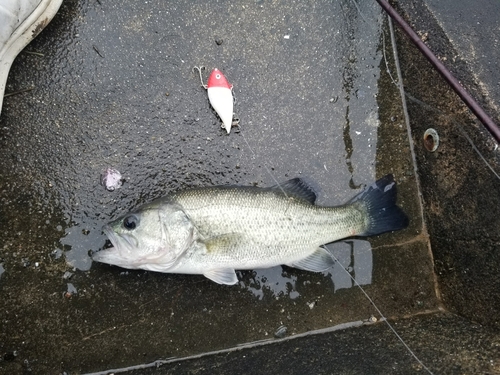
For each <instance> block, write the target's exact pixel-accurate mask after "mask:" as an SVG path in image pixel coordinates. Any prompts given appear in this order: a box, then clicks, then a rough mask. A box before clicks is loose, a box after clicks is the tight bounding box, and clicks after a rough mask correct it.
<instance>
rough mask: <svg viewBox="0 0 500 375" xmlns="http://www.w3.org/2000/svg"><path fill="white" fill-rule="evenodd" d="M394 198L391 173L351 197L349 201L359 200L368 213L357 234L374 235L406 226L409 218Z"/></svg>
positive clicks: (394, 183) (394, 188) (395, 193)
mask: <svg viewBox="0 0 500 375" xmlns="http://www.w3.org/2000/svg"><path fill="white" fill-rule="evenodd" d="M396 199H397V191H396V182H395V181H394V176H393V175H392V174H388V175H386V176H384V177H382V178H381V179H379V180H377V181H376V182H375V183H373V184H372V185H370V186H369V187H368V188H367V189H365V190H364V191H363V192H361V193H360V194H358V195H356V196H355V197H354V198H353V199H351V201H350V202H349V203H355V202H360V203H361V204H362V205H363V207H364V209H365V210H366V213H367V215H368V224H367V227H366V230H365V231H363V233H359V235H360V236H374V235H377V234H381V233H385V232H390V231H396V230H400V229H404V228H406V227H407V226H408V224H409V219H408V217H407V216H406V214H405V213H404V212H403V210H402V209H401V208H399V207H398V206H397V205H396Z"/></svg>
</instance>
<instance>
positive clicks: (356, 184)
mask: <svg viewBox="0 0 500 375" xmlns="http://www.w3.org/2000/svg"><path fill="white" fill-rule="evenodd" d="M220 40H222V44H220V45H219V44H218V43H216V41H219V42H220ZM30 52H36V54H33V53H30ZM40 54H42V55H40ZM199 65H205V66H207V67H209V68H212V67H218V68H219V69H221V70H222V71H223V72H224V74H225V75H226V77H227V78H228V80H229V81H230V82H231V83H232V84H234V94H235V97H236V104H235V112H236V114H237V116H238V117H239V118H240V121H241V127H240V129H234V130H233V132H232V133H231V134H230V135H229V136H228V135H226V134H225V131H224V130H223V129H221V128H220V120H219V119H218V118H217V116H216V115H215V113H214V112H213V110H211V108H210V106H209V103H208V99H207V96H206V92H205V91H204V90H203V89H202V88H201V87H200V83H199V78H198V76H197V75H196V74H195V73H193V71H192V68H193V67H194V66H199ZM389 73H391V74H389ZM394 77H396V69H395V66H394V62H393V55H392V45H391V43H390V35H389V33H388V31H387V23H386V18H385V17H384V16H383V14H382V11H381V10H380V9H379V8H378V6H377V4H375V3H373V4H371V3H370V4H368V3H365V4H361V3H360V4H357V3H354V2H352V1H341V2H336V3H334V4H330V3H326V2H325V3H316V2H297V3H288V2H267V1H258V2H252V3H247V2H229V1H213V2H209V3H206V4H197V5H193V4H192V3H191V2H175V3H174V2H168V3H165V2H147V3H143V4H140V6H139V4H138V3H136V2H126V3H124V4H120V5H117V4H108V3H104V2H86V1H67V2H65V3H64V4H63V6H62V8H61V10H60V12H59V13H58V15H57V16H56V18H55V19H54V20H53V22H52V23H51V24H50V25H49V27H48V28H47V29H46V30H45V31H44V32H43V33H42V34H41V35H40V36H39V37H38V38H37V39H36V40H35V41H34V42H33V43H31V44H30V45H29V46H28V47H27V48H26V50H25V51H24V52H23V53H21V54H20V56H19V57H18V58H17V59H16V62H15V63H14V66H13V68H12V70H11V74H10V77H9V81H8V85H7V91H10V92H13V91H18V90H22V89H24V88H31V87H33V89H32V90H30V91H26V92H24V93H22V94H18V95H15V96H11V97H8V98H6V99H5V101H4V104H3V111H2V114H1V117H0V126H1V133H0V136H1V138H0V158H1V160H2V161H3V162H2V164H0V168H1V169H0V174H1V180H0V184H1V186H0V189H1V191H2V203H1V208H0V210H1V214H0V220H1V223H2V231H0V238H1V240H2V244H3V250H2V254H1V259H0V265H1V268H0V293H1V299H0V304H1V309H0V321H1V323H2V330H1V331H0V335H1V336H0V354H1V355H2V358H1V359H0V366H1V367H0V369H1V370H2V371H6V373H22V372H28V371H30V372H31V373H57V372H63V371H66V372H68V373H85V372H92V371H103V370H106V369H111V368H119V367H126V366H132V365H137V364H140V363H148V362H151V361H154V360H156V359H159V358H168V357H182V356H189V355H194V354H199V353H204V352H208V351H213V350H220V349H225V348H230V347H234V346H235V345H238V344H244V343H248V342H254V341H258V340H263V339H268V338H271V337H273V335H274V333H275V332H276V330H277V329H278V328H279V327H280V326H283V325H285V326H286V327H287V335H288V336H292V335H296V334H301V333H304V332H308V331H311V330H315V329H322V328H327V327H332V326H337V325H339V324H343V323H349V322H356V321H366V320H369V319H370V318H371V317H372V316H375V317H377V318H380V316H379V313H378V312H377V311H376V310H375V309H374V308H373V306H372V305H371V304H370V302H369V301H368V300H367V299H366V297H365V295H364V294H363V293H362V292H361V291H360V290H359V289H358V288H355V287H353V286H354V285H353V281H352V280H351V279H350V278H348V277H346V275H347V274H346V273H345V271H344V268H347V269H349V270H350V272H351V274H352V275H353V276H354V278H355V279H356V280H357V281H358V282H359V283H360V284H363V286H364V289H365V291H366V292H367V293H368V295H369V296H370V297H371V298H372V299H373V300H374V301H375V302H376V305H377V306H378V307H379V308H380V309H381V310H382V311H383V313H384V314H385V315H386V316H390V317H407V316H413V315H415V314H419V313H423V312H429V311H436V310H437V309H438V307H440V302H439V300H438V298H437V297H436V287H435V285H434V274H433V264H432V258H431V255H430V253H429V247H428V238H427V237H426V234H425V232H422V218H421V207H420V201H419V198H418V190H417V185H416V181H415V176H414V172H413V171H414V166H413V163H412V156H411V153H410V145H409V144H408V136H407V129H406V124H405V121H404V112H403V109H402V105H401V103H402V102H401V97H400V94H399V91H398V87H397V86H396V85H395V84H394V82H393V79H394ZM110 167H111V168H116V169H117V170H119V171H120V172H121V174H122V176H123V178H124V184H123V186H122V187H120V188H119V189H117V190H115V191H113V192H109V191H107V190H106V189H105V188H104V187H103V186H102V185H101V184H100V175H101V173H102V171H103V170H105V169H106V168H110ZM386 173H394V175H395V177H396V180H397V181H398V183H399V191H400V204H401V206H402V207H403V209H404V210H405V211H406V212H407V213H408V214H409V216H410V217H411V219H412V222H411V226H410V228H408V229H407V230H405V231H402V232H399V233H395V234H386V235H383V236H380V237H378V238H374V239H370V240H369V242H368V241H366V240H361V239H356V240H353V241H347V242H345V243H341V244H337V245H336V246H335V247H334V248H332V251H333V252H334V254H335V255H336V256H337V257H338V258H339V260H340V263H342V266H339V267H337V269H333V270H332V271H331V272H326V273H325V274H313V273H307V272H303V271H299V270H294V269H290V268H286V267H283V268H282V267H276V268H273V269H270V270H255V271H247V272H241V273H240V274H239V278H240V284H239V285H236V286H233V287H226V286H220V285H217V284H214V283H212V282H211V281H209V280H206V279H205V278H203V277H201V276H189V275H168V274H158V273H152V272H142V271H127V270H124V269H120V268H117V267H111V266H107V265H101V264H92V262H91V259H90V257H89V255H88V252H89V251H90V250H93V251H95V250H98V249H99V248H102V247H103V246H104V245H105V238H104V235H103V234H102V233H101V227H102V225H103V224H104V223H106V222H108V221H110V220H111V219H114V218H116V217H117V216H118V215H120V214H122V213H124V212H126V211H128V210H130V209H132V208H134V207H137V206H139V205H140V204H142V203H144V202H147V201H149V200H151V199H154V198H157V197H160V196H162V195H164V194H165V193H166V192H168V191H170V190H172V189H177V188H183V187H189V186H203V185H217V184H240V185H252V184H257V185H259V186H270V185H273V184H275V180H277V181H284V180H286V179H288V178H293V177H296V176H300V177H304V178H305V179H306V180H307V181H308V182H309V183H310V184H311V185H312V186H314V187H315V189H316V190H317V191H318V195H319V199H318V203H319V204H322V205H336V204H341V203H343V202H345V201H346V200H347V199H348V198H350V197H351V196H353V195H355V194H356V193H357V192H359V191H360V189H361V188H362V187H363V186H364V185H365V184H367V183H371V182H372V181H373V180H374V179H375V178H377V177H380V176H382V175H384V174H386ZM344 260H345V262H344ZM75 290H76V292H75ZM384 329H387V328H384ZM387 332H389V331H387ZM400 350H401V351H400V355H403V356H405V358H406V360H407V363H413V362H412V361H413V359H412V358H411V357H408V356H407V352H406V350H405V349H404V347H402V348H400Z"/></svg>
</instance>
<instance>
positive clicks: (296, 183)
mask: <svg viewBox="0 0 500 375" xmlns="http://www.w3.org/2000/svg"><path fill="white" fill-rule="evenodd" d="M271 189H272V190H276V191H279V192H285V194H286V195H291V196H293V197H297V198H300V199H304V200H306V201H308V202H309V203H311V204H314V202H316V193H315V192H314V191H313V189H311V187H310V186H309V185H307V184H306V183H305V182H304V180H302V179H301V178H299V177H297V178H293V179H291V180H288V181H286V182H283V183H282V184H279V185H275V186H273V187H271Z"/></svg>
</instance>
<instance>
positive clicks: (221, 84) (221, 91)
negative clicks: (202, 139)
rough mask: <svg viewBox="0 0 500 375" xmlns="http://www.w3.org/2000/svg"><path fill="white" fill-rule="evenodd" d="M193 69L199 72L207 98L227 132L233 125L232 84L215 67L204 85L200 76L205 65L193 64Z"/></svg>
mask: <svg viewBox="0 0 500 375" xmlns="http://www.w3.org/2000/svg"><path fill="white" fill-rule="evenodd" d="M194 69H196V70H198V73H200V80H201V86H203V87H204V88H205V89H206V90H207V94H208V100H209V101H210V104H211V105H212V107H213V108H214V109H215V112H217V114H218V115H219V117H220V119H221V120H222V124H223V127H224V128H225V129H226V131H227V134H229V133H230V132H231V126H232V125H233V103H234V101H233V92H232V89H233V85H230V84H229V82H228V81H227V79H226V77H224V74H222V72H221V71H220V70H219V69H217V68H215V69H214V70H212V73H210V76H209V77H208V83H207V84H206V85H205V84H203V78H202V76H201V70H202V69H205V67H203V66H202V67H197V66H195V67H194Z"/></svg>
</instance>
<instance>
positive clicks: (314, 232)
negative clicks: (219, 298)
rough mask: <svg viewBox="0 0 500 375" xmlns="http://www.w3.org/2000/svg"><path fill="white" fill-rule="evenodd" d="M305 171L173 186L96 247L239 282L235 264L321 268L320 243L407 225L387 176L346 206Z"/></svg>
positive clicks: (103, 256) (109, 228)
mask: <svg viewBox="0 0 500 375" xmlns="http://www.w3.org/2000/svg"><path fill="white" fill-rule="evenodd" d="M315 200H316V195H315V193H314V192H313V191H312V190H311V189H310V188H309V187H308V186H307V185H306V184H305V183H304V182H303V181H302V180H301V179H299V178H296V179H293V180H290V181H287V182H285V183H283V184H280V185H277V186H274V187H270V188H258V187H237V186H215V187H206V188H194V189H188V190H182V191H177V192H172V193H170V194H168V195H167V196H165V197H164V198H160V199H158V200H156V201H153V202H152V203H149V204H146V205H144V206H142V207H140V208H138V209H137V210H135V211H133V212H131V213H129V214H127V215H125V216H123V217H121V218H119V219H117V220H115V221H113V222H111V223H109V224H108V225H106V226H104V228H103V231H104V232H105V233H106V235H107V236H108V237H109V239H110V241H111V243H112V244H113V247H111V248H108V249H104V250H101V251H99V252H96V253H94V254H93V259H94V260H95V261H98V262H103V263H109V264H113V265H117V266H120V267H124V268H131V269H144V270H150V271H158V272H168V273H184V274H201V275H205V276H206V277H207V278H209V279H210V280H213V281H215V282H216V283H219V284H227V285H232V284H235V283H237V282H238V279H237V277H236V273H235V270H244V269H255V268H267V267H273V266H276V265H280V264H285V265H288V266H290V267H295V268H299V269H302V270H307V271H313V272H322V271H325V270H327V269H328V268H330V267H331V266H332V265H333V264H334V259H333V258H332V256H331V254H330V253H329V252H328V251H327V250H325V249H324V248H322V247H321V245H323V244H326V243H330V242H333V241H336V240H340V239H342V238H346V237H352V236H372V235H377V234H380V233H384V232H388V231H395V230H399V229H403V228H405V227H407V226H408V218H407V216H406V215H405V213H404V212H403V211H402V210H401V209H400V208H399V207H398V206H396V183H395V182H394V179H393V176H392V175H387V176H385V177H383V178H381V179H380V180H378V181H377V182H375V183H374V184H372V185H370V186H368V187H367V188H366V189H365V190H364V191H363V192H361V193H360V194H358V195H356V196H355V197H354V198H352V199H351V200H350V201H349V202H347V203H346V204H344V205H342V206H336V207H321V206H316V205H315V204H314V203H315Z"/></svg>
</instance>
